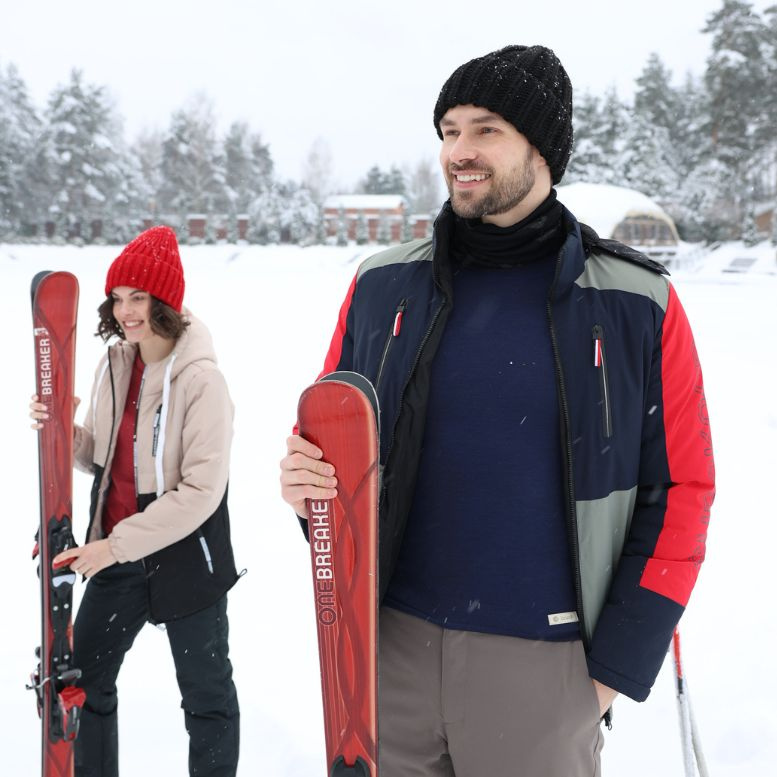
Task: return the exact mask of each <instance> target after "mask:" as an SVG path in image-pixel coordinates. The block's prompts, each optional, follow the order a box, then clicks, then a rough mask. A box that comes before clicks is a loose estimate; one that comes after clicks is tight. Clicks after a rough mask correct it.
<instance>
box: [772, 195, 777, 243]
mask: <svg viewBox="0 0 777 777" xmlns="http://www.w3.org/2000/svg"><path fill="white" fill-rule="evenodd" d="M771 237H772V245H773V246H777V197H775V198H774V200H773V203H772V235H771Z"/></svg>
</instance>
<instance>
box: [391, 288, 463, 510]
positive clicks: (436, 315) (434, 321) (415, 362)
mask: <svg viewBox="0 0 777 777" xmlns="http://www.w3.org/2000/svg"><path fill="white" fill-rule="evenodd" d="M447 304H448V300H447V298H443V301H442V302H441V303H440V306H439V307H438V308H437V310H436V311H435V313H434V316H433V318H432V321H431V323H430V324H429V328H428V329H427V330H426V333H425V334H424V336H423V339H422V340H421V344H420V345H419V346H418V350H417V351H416V354H415V358H414V359H413V364H412V366H411V367H410V372H409V373H408V376H407V380H406V381H405V385H404V386H403V387H402V394H401V397H402V398H401V399H400V400H399V412H398V413H397V418H399V417H400V416H401V415H402V410H403V408H404V406H405V393H406V392H407V387H408V385H409V384H410V381H411V380H412V378H413V374H414V373H415V371H416V367H418V362H419V361H420V359H421V353H422V351H423V350H424V347H425V346H426V342H427V340H428V339H429V336H430V335H431V334H432V331H433V330H434V327H435V325H436V324H437V319H438V318H439V317H440V313H442V311H443V308H444V307H445V306H446V305H447ZM395 434H396V424H394V426H393V428H392V430H391V437H390V438H389V442H388V447H387V448H386V451H388V452H390V451H391V449H392V448H393V447H394V437H395ZM387 463H388V461H387ZM385 492H386V484H385V483H384V484H383V487H382V488H381V493H380V498H379V501H378V504H380V502H381V501H383V495H384V494H385Z"/></svg>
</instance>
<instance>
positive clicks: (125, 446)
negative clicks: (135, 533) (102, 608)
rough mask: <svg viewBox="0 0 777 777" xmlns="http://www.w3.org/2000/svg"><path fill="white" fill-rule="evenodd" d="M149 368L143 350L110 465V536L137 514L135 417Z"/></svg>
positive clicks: (106, 524)
mask: <svg viewBox="0 0 777 777" xmlns="http://www.w3.org/2000/svg"><path fill="white" fill-rule="evenodd" d="M145 367H146V365H145V364H143V360H142V359H141V358H140V350H138V354H137V356H136V357H135V363H134V364H133V365H132V377H131V378H130V385H129V393H128V394H127V402H126V403H125V405H124V413H123V414H122V417H121V423H120V424H119V431H118V434H117V435H116V451H115V452H114V454H113V463H112V464H111V485H110V488H109V489H108V497H107V499H106V500H105V510H103V532H104V533H105V536H106V537H107V536H108V535H109V534H110V533H111V532H112V531H113V527H114V526H116V524H117V523H119V521H123V520H124V519H125V518H127V517H128V516H130V515H134V514H135V513H136V512H137V511H138V500H137V495H136V493H135V461H134V444H135V418H136V416H137V408H138V398H139V397H140V384H141V382H142V380H143V370H144V369H145Z"/></svg>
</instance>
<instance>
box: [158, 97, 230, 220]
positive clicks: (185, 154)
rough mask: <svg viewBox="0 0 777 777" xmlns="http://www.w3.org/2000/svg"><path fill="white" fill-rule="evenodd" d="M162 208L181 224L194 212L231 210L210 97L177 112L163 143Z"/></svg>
mask: <svg viewBox="0 0 777 777" xmlns="http://www.w3.org/2000/svg"><path fill="white" fill-rule="evenodd" d="M161 174H162V185H161V188H160V192H159V200H160V209H161V211H162V213H163V214H164V215H165V216H169V217H173V218H177V219H178V221H179V227H183V226H184V225H185V224H186V216H187V215H188V214H190V213H203V214H215V213H223V212H225V211H226V210H228V207H229V203H228V198H227V193H226V188H225V181H224V171H223V164H222V159H221V155H220V153H219V149H218V145H217V141H216V120H215V117H214V115H213V108H212V105H211V103H210V101H209V100H207V99H204V98H203V97H202V96H200V97H199V98H197V99H194V100H192V101H191V103H190V104H189V105H188V106H187V107H185V108H181V109H180V110H178V111H176V112H175V113H174V114H173V116H172V119H171V122H170V128H169V129H168V131H167V134H166V136H165V139H164V141H163V143H162V166H161Z"/></svg>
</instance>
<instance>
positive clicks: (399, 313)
mask: <svg viewBox="0 0 777 777" xmlns="http://www.w3.org/2000/svg"><path fill="white" fill-rule="evenodd" d="M406 309H407V299H403V300H402V301H401V302H400V303H399V305H397V309H396V310H395V311H394V320H393V322H392V324H391V331H390V332H389V333H388V337H387V338H386V344H385V345H384V346H383V354H382V355H381V357H380V364H379V365H378V376H377V377H376V378H375V392H376V393H377V391H378V386H380V379H381V378H382V377H383V368H384V367H385V366H386V357H387V356H388V352H389V349H390V348H391V343H393V342H394V340H395V339H396V338H397V337H399V331H400V329H401V328H402V317H403V316H404V314H405V310H406Z"/></svg>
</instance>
